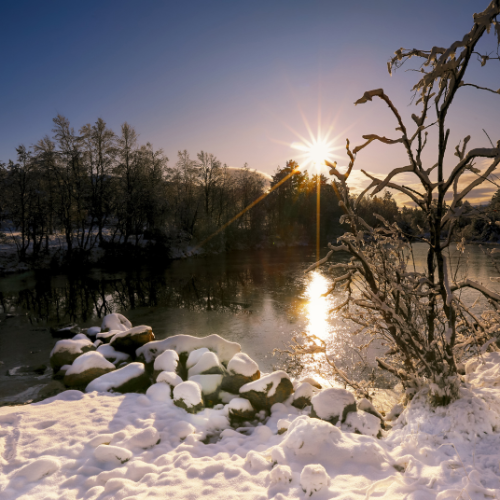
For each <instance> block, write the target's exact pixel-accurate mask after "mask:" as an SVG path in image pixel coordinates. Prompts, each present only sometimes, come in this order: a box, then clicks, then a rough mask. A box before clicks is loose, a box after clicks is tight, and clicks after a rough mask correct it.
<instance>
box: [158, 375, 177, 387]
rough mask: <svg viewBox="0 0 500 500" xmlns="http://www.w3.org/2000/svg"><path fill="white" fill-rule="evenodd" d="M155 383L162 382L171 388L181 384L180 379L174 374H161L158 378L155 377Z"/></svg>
mask: <svg viewBox="0 0 500 500" xmlns="http://www.w3.org/2000/svg"><path fill="white" fill-rule="evenodd" d="M156 382H163V383H165V384H168V385H170V386H172V387H175V386H176V385H179V384H180V383H181V382H182V379H181V377H179V375H177V373H175V372H161V373H160V374H159V375H158V377H156Z"/></svg>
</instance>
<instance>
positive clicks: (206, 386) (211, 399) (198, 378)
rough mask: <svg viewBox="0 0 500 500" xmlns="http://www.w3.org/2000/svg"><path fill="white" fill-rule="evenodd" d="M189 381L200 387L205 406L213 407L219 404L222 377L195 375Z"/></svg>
mask: <svg viewBox="0 0 500 500" xmlns="http://www.w3.org/2000/svg"><path fill="white" fill-rule="evenodd" d="M189 380H191V381H192V382H196V383H197V384H198V385H199V386H200V389H201V393H202V395H203V400H204V402H205V406H213V405H215V404H217V403H218V402H219V390H220V385H221V382H222V375H216V374H212V375H193V376H192V377H189Z"/></svg>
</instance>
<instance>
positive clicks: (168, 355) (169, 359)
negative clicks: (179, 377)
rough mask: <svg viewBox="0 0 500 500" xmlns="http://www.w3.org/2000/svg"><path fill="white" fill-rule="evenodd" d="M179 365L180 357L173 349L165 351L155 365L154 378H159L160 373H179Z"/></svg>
mask: <svg viewBox="0 0 500 500" xmlns="http://www.w3.org/2000/svg"><path fill="white" fill-rule="evenodd" d="M178 364H179V355H178V354H177V353H176V352H175V351H173V350H172V349H167V350H166V351H163V352H162V353H161V354H160V355H159V356H158V357H157V358H156V359H155V362H154V365H153V368H154V378H156V377H157V376H158V374H159V373H160V372H175V371H177V365H178Z"/></svg>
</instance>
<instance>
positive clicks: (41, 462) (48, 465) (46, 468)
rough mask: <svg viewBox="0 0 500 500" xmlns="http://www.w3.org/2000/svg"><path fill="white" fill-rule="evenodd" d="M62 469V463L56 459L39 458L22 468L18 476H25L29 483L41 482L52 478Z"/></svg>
mask: <svg viewBox="0 0 500 500" xmlns="http://www.w3.org/2000/svg"><path fill="white" fill-rule="evenodd" d="M60 468H61V462H60V461H59V460H57V459H56V458H52V457H43V458H37V459H35V460H34V461H33V462H31V463H29V464H28V465H25V466H24V467H21V468H20V469H19V470H18V471H17V473H16V476H23V477H24V478H25V479H26V481H27V482H28V483H33V482H35V481H39V480H40V479H42V477H45V476H50V475H51V474H54V472H56V471H58V470H59V469H60Z"/></svg>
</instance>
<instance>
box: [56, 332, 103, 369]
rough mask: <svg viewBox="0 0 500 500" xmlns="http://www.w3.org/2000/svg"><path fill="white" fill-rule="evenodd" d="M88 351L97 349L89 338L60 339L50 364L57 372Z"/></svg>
mask: <svg viewBox="0 0 500 500" xmlns="http://www.w3.org/2000/svg"><path fill="white" fill-rule="evenodd" d="M88 351H95V345H94V344H93V343H92V342H91V341H90V340H89V339H79V340H72V339H63V340H59V341H58V342H56V345H55V346H54V348H53V349H52V351H51V353H50V364H51V365H52V368H53V369H54V372H57V371H58V370H59V369H60V368H61V366H64V365H71V364H72V363H73V361H74V360H75V359H76V358H78V356H81V355H82V354H83V353H85V352H88Z"/></svg>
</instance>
